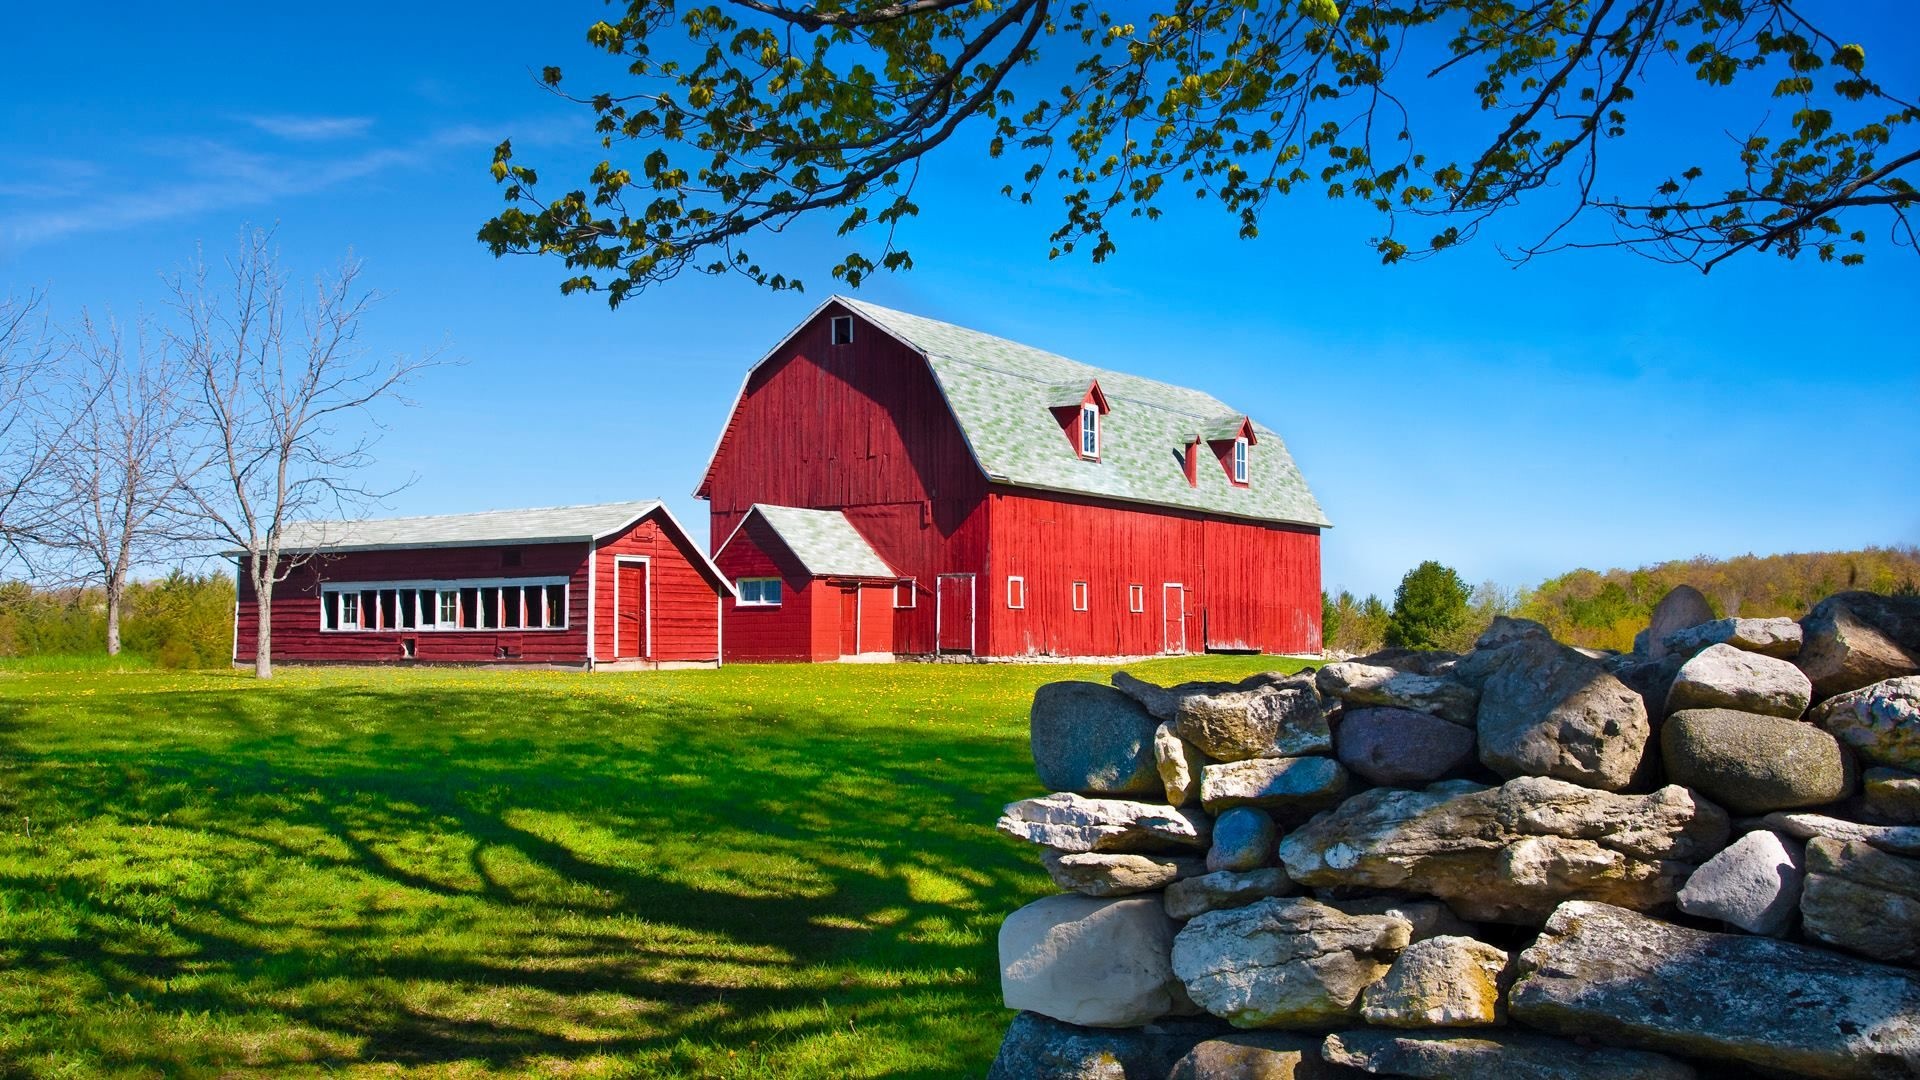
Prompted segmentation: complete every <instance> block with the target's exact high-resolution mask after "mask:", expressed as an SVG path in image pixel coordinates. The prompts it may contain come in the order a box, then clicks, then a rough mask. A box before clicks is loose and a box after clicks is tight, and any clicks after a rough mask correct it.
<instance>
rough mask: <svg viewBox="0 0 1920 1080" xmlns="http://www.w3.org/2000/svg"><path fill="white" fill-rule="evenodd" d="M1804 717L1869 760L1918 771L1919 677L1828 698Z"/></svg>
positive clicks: (1884, 683)
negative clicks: (1809, 714)
mask: <svg viewBox="0 0 1920 1080" xmlns="http://www.w3.org/2000/svg"><path fill="white" fill-rule="evenodd" d="M1808 719H1810V720H1812V721H1813V722H1814V723H1816V724H1819V725H1820V726H1821V727H1823V728H1825V729H1826V730H1828V731H1830V732H1832V733H1833V735H1834V737H1835V738H1837V739H1839V740H1840V741H1841V742H1843V743H1846V744H1847V745H1848V746H1851V747H1853V749H1854V751H1855V752H1856V753H1858V754H1859V755H1860V757H1861V758H1862V759H1864V760H1866V761H1867V762H1869V763H1870V764H1874V765H1887V766H1891V767H1893V768H1896V769H1908V770H1914V771H1920V676H1915V675H1906V676H1901V677H1900V678H1895V679H1886V680H1883V681H1881V682H1876V683H1870V684H1868V685H1866V686H1863V687H1860V688H1859V689H1857V690H1850V691H1848V692H1846V693H1844V694H1840V695H1837V696H1835V697H1832V698H1829V699H1827V700H1826V701H1823V702H1821V703H1820V705H1819V707H1817V708H1815V709H1814V710H1813V713H1812V715H1811V716H1810V717H1808Z"/></svg>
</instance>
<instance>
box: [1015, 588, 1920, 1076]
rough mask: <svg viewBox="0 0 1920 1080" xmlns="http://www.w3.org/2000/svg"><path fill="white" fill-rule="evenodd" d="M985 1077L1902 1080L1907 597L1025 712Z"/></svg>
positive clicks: (1912, 789) (1500, 634)
mask: <svg viewBox="0 0 1920 1080" xmlns="http://www.w3.org/2000/svg"><path fill="white" fill-rule="evenodd" d="M1032 742H1033V757H1034V764H1035V766H1036V768H1037V769H1038V771H1039V774H1040V778H1041V780H1042V782H1043V783H1044V784H1045V785H1046V786H1047V787H1049V788H1051V789H1053V790H1054V792H1055V793H1054V794H1051V795H1048V796H1046V797H1044V798H1037V799H1028V800H1025V801H1022V802H1017V803H1014V804H1012V805H1010V806H1008V807H1007V808H1006V813H1005V816H1003V817H1002V818H1001V819H1000V822H999V829H1000V831H1001V832H1003V833H1006V834H1007V835H1008V836H1011V837H1014V838H1016V839H1019V840H1023V841H1028V842H1031V843H1033V844H1036V845H1039V848H1040V852H1039V854H1040V858H1041V861H1042V862H1043V863H1044V864H1045V866H1046V869H1047V873H1048V874H1049V875H1050V876H1051V877H1052V878H1053V880H1054V881H1055V883H1057V884H1058V885H1059V886H1060V888H1061V889H1063V890H1065V891H1063V892H1062V893H1061V894H1059V895H1057V896H1050V897H1047V898H1046V899H1043V900H1040V901H1038V902H1036V903H1034V904H1030V905H1028V906H1027V907H1024V908H1021V909H1020V910H1019V911H1016V912H1014V913H1013V914H1011V915H1009V916H1008V917H1007V919H1006V922H1005V924H1004V925H1003V926H1002V928H1001V932H1000V943H999V944H1000V963H1001V985H1002V991H1003V995H1004V998H1005V1001H1006V1004H1007V1007H1008V1008H1010V1009H1015V1010H1020V1011H1019V1013H1018V1015H1017V1016H1016V1017H1015V1018H1014V1020H1013V1023H1012V1026H1011V1028H1010V1030H1009V1031H1008V1033H1007V1037H1006V1041H1005V1042H1004V1044H1003V1045H1002V1047H1001V1051H1000V1055H999V1057H998V1059H997V1060H996V1061H995V1062H994V1065H993V1071H992V1073H991V1074H990V1075H991V1077H993V1078H995V1080H1000V1078H1004V1080H1048V1078H1073V1080H1095V1078H1099V1080H1171V1078H1178V1080H1225V1078H1229V1077H1332V1076H1366V1075H1374V1076H1411V1077H1435V1078H1453V1077H1458V1078H1482V1077H1484V1078H1488V1080H1493V1078H1501V1080H1508V1078H1530V1077H1531V1078H1548V1077H1622V1078H1625V1077H1676V1078H1677V1077H1692V1076H1706V1077H1735V1076H1755V1075H1759V1076H1812V1077H1915V1076H1920V973H1917V972H1916V971H1915V970H1914V969H1915V968H1916V967H1920V599H1912V598H1889V597H1883V596H1877V595H1873V594H1868V593H1842V594H1840V595H1837V596H1833V597H1829V598H1828V599H1827V600H1825V601H1822V602H1821V603H1820V604H1819V605H1818V606H1816V607H1815V608H1814V610H1813V611H1812V612H1810V613H1809V614H1808V615H1807V616H1806V617H1805V618H1804V619H1801V620H1799V621H1798V622H1795V621H1793V620H1789V619H1765V620H1752V619H1719V620H1714V619H1713V618H1712V613H1711V611H1710V610H1709V609H1708V608H1707V606H1706V603H1705V601H1704V600H1703V599H1702V598H1701V597H1700V596H1699V594H1698V593H1696V592H1693V590H1691V589H1685V588H1683V589H1680V590H1676V591H1675V593H1674V594H1672V595H1670V596H1668V597H1667V598H1666V599H1665V600H1664V601H1662V603H1661V605H1660V606H1659V608H1658V609H1657V610H1656V611H1655V613H1654V616H1653V623H1652V625H1651V626H1650V627H1649V629H1648V633H1647V634H1645V635H1644V636H1643V638H1642V641H1641V644H1640V645H1639V646H1638V647H1637V648H1636V649H1635V651H1634V652H1632V653H1628V654H1622V655H1596V654H1593V653H1590V652H1585V651H1582V650H1577V649H1573V648H1570V647H1568V646H1565V645H1562V644H1559V643H1557V642H1555V641H1553V640H1552V639H1551V638H1550V637H1549V636H1548V634H1547V632H1546V631H1545V629H1544V628H1543V627H1541V626H1539V625H1538V624H1534V623H1529V622H1525V621H1522V620H1512V619H1502V620H1499V621H1498V622H1496V624H1495V625H1494V626H1493V627H1492V629H1490V630H1489V631H1488V632H1487V633H1486V634H1485V635H1484V636H1483V637H1481V639H1480V640H1479V642H1478V643H1477V644H1476V646H1475V648H1474V650H1473V651H1472V652H1471V653H1468V654H1467V655H1465V656H1456V655H1451V654H1445V653H1431V652H1408V651H1389V652H1385V653H1379V654H1376V655H1374V656H1370V657H1364V658H1361V659H1358V660H1353V661H1348V662H1342V663H1335V664H1330V665H1328V666H1326V667H1323V668H1321V669H1320V670H1319V671H1317V672H1314V671H1308V672H1305V673H1302V674H1299V675H1294V676H1284V675H1280V674H1277V673H1270V674H1265V675H1256V676H1254V677H1253V678H1250V679H1247V680H1246V681H1244V682H1240V683H1233V684H1226V683H1189V684H1185V685H1180V686H1170V687H1162V686H1155V685H1152V684H1149V683H1145V682H1142V681H1140V680H1138V679H1134V678H1131V677H1129V676H1128V675H1126V674H1125V673H1121V674H1117V675H1115V676H1114V678H1113V685H1112V686H1101V685H1098V684H1094V683H1054V684H1051V685H1049V686H1045V687H1042V688H1041V689H1040V691H1039V692H1038V693H1037V694H1036V695H1035V696H1034V702H1033V713H1032Z"/></svg>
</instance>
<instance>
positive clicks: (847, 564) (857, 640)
mask: <svg viewBox="0 0 1920 1080" xmlns="http://www.w3.org/2000/svg"><path fill="white" fill-rule="evenodd" d="M714 562H715V564H716V565H718V566H719V567H720V570H721V572H723V573H725V574H726V575H727V576H728V578H729V579H731V580H732V581H733V583H734V591H735V594H736V597H735V598H733V599H729V600H727V601H726V602H725V603H724V605H723V606H724V609H725V627H726V641H727V658H728V659H729V660H809V661H817V660H855V661H864V660H880V659H891V658H892V656H893V642H894V626H893V622H894V609H895V607H897V606H901V605H902V604H904V605H905V606H909V607H910V606H912V603H913V600H914V591H913V583H912V582H911V581H908V580H905V579H903V578H901V576H900V575H899V573H898V572H897V571H895V570H894V569H893V568H892V567H891V566H889V565H887V562H886V560H885V559H882V558H881V557H880V555H879V553H878V552H876V551H874V550H873V546H872V545H871V544H869V543H867V541H866V538H865V537H863V536H861V535H860V533H859V531H858V530H856V529H855V528H854V527H853V524H852V523H851V522H849V521H848V520H847V518H846V515H844V514H841V513H838V512H836V511H832V510H808V509H802V508H798V507H792V506H754V507H752V508H751V509H750V510H749V511H748V513H747V515H746V516H745V517H743V518H741V519H740V524H739V525H737V526H736V527H735V528H734V530H733V533H732V535H730V536H728V537H727V538H726V539H725V540H722V541H721V542H720V549H719V551H718V552H717V553H716V554H715V556H714Z"/></svg>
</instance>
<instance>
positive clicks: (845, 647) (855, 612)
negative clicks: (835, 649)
mask: <svg viewBox="0 0 1920 1080" xmlns="http://www.w3.org/2000/svg"><path fill="white" fill-rule="evenodd" d="M840 655H841V656H858V655H860V586H858V585H851V586H848V587H846V588H843V589H841V590H840Z"/></svg>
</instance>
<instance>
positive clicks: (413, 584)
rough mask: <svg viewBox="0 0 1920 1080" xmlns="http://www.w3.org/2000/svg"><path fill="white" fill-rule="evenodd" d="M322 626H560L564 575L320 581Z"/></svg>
mask: <svg viewBox="0 0 1920 1080" xmlns="http://www.w3.org/2000/svg"><path fill="white" fill-rule="evenodd" d="M320 611H321V615H322V625H323V626H324V627H325V628H326V629H328V630H376V631H387V632H392V631H408V632H411V631H415V630H425V631H429V632H432V631H446V630H478V629H486V630H495V629H500V628H502V627H504V628H507V629H525V630H565V629H566V628H567V583H566V579H564V578H533V579H531V580H528V579H515V578H489V579H485V580H478V581H410V582H406V583H405V585H404V586H402V585H401V584H399V583H392V584H384V583H383V584H371V585H344V584H343V585H326V586H323V587H322V589H321V593H320Z"/></svg>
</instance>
